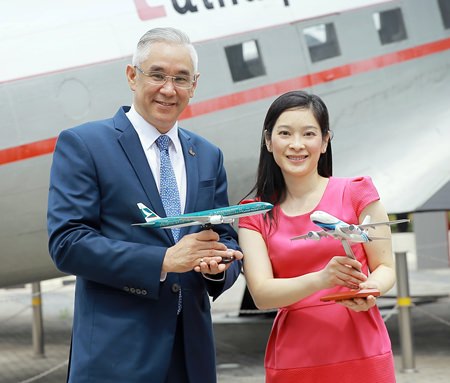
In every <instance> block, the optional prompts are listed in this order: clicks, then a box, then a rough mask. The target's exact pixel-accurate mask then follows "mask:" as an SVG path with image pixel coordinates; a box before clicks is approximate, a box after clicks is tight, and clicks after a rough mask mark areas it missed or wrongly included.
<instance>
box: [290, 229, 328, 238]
mask: <svg viewBox="0 0 450 383" xmlns="http://www.w3.org/2000/svg"><path fill="white" fill-rule="evenodd" d="M322 237H332V235H331V234H328V233H327V232H326V231H325V230H320V231H310V232H309V233H307V234H303V235H299V236H297V237H292V238H291V241H294V240H296V239H316V240H318V239H320V238H322Z"/></svg>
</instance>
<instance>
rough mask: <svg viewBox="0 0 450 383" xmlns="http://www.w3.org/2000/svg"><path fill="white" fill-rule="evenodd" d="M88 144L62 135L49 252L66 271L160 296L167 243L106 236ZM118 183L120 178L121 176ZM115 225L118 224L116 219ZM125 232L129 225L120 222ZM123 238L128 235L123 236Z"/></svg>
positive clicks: (55, 158)
mask: <svg viewBox="0 0 450 383" xmlns="http://www.w3.org/2000/svg"><path fill="white" fill-rule="evenodd" d="M98 177H99V174H98V169H97V168H96V164H95V162H94V160H93V158H92V155H91V152H90V149H89V147H88V146H87V145H86V143H85V142H84V141H83V139H82V138H81V137H80V135H78V134H77V133H76V132H75V131H71V130H68V131H64V132H62V133H61V134H60V136H59V138H58V141H57V145H56V148H55V152H54V156H53V163H52V167H51V173H50V188H49V197H48V211H47V224H48V234H49V252H50V255H51V257H52V259H53V261H54V263H55V265H56V267H57V268H58V269H59V270H61V271H62V272H64V273H68V274H73V275H76V276H81V277H83V278H85V279H87V280H90V281H94V282H97V283H101V284H104V285H107V286H110V287H114V288H117V289H121V290H125V291H127V289H128V287H127V286H130V285H131V286H136V287H139V288H140V289H142V290H145V292H146V294H145V296H146V297H147V298H155V299H156V298H157V297H158V292H159V285H160V282H159V279H160V271H161V265H162V261H163V258H164V254H165V251H166V248H167V247H164V246H150V245H148V244H143V243H134V242H128V241H125V240H118V239H114V238H108V237H106V236H105V235H104V234H102V232H101V227H102V215H101V213H102V212H101V186H100V183H99V182H98ZM118 182H120V180H118ZM112 224H115V222H113V223H112ZM120 224H121V225H122V226H120V227H121V228H122V227H123V229H121V230H123V231H125V230H128V227H129V226H130V224H129V223H124V222H122V223H119V222H117V226H118V227H119V225H120ZM124 238H125V234H124Z"/></svg>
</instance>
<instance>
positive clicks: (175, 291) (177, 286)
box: [172, 283, 181, 293]
mask: <svg viewBox="0 0 450 383" xmlns="http://www.w3.org/2000/svg"><path fill="white" fill-rule="evenodd" d="M180 290H181V286H180V285H179V284H178V283H174V284H173V285H172V292H173V293H178V292H179V291H180Z"/></svg>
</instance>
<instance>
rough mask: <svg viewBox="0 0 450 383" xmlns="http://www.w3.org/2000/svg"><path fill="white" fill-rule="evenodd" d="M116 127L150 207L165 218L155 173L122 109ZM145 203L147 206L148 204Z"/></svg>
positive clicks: (116, 120) (115, 123)
mask: <svg viewBox="0 0 450 383" xmlns="http://www.w3.org/2000/svg"><path fill="white" fill-rule="evenodd" d="M114 125H115V128H116V129H117V130H119V131H121V132H122V134H121V135H120V136H119V138H118V140H119V143H120V145H121V146H122V148H123V150H124V152H125V154H126V156H127V157H128V160H129V161H130V163H131V166H132V167H133V169H134V171H135V172H136V175H137V177H138V179H139V181H140V183H141V185H142V187H143V189H144V191H145V193H146V194H147V197H148V201H149V205H150V206H148V207H149V208H150V209H152V210H153V211H154V212H155V213H156V214H158V215H159V216H160V217H165V216H166V212H165V211H164V207H163V205H162V202H161V197H160V195H159V192H158V187H157V186H156V182H155V179H154V177H153V173H152V171H151V169H150V166H149V165H148V161H147V157H146V156H145V153H144V150H143V149H142V144H141V141H140V140H139V136H138V134H137V133H136V130H135V129H134V128H133V125H131V123H130V121H129V120H128V118H127V117H126V115H125V113H124V112H123V110H122V109H121V110H120V111H119V112H118V113H117V114H116V115H115V116H114ZM142 202H144V201H142ZM144 203H145V204H147V203H146V202H144ZM164 231H166V230H164Z"/></svg>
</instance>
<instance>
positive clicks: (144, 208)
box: [137, 202, 160, 222]
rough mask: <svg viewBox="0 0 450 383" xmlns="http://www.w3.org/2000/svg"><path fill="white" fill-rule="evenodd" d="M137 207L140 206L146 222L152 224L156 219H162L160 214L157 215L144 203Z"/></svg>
mask: <svg viewBox="0 0 450 383" xmlns="http://www.w3.org/2000/svg"><path fill="white" fill-rule="evenodd" d="M137 205H138V208H139V209H140V210H141V213H142V215H143V216H144V219H145V222H151V221H153V220H155V219H158V218H160V217H159V215H158V214H156V213H155V212H154V211H152V210H150V209H149V208H148V207H147V206H145V205H144V204H143V203H141V202H139V203H138V204H137Z"/></svg>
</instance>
